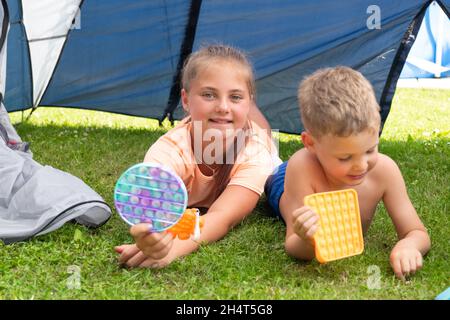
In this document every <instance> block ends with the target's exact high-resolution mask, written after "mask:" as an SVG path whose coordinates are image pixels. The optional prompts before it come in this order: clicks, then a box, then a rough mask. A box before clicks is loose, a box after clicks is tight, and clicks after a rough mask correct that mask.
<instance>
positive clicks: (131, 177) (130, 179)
mask: <svg viewBox="0 0 450 320" xmlns="http://www.w3.org/2000/svg"><path fill="white" fill-rule="evenodd" d="M126 179H127V182H129V183H135V182H136V176H135V175H134V174H129V175H127V178H126Z"/></svg>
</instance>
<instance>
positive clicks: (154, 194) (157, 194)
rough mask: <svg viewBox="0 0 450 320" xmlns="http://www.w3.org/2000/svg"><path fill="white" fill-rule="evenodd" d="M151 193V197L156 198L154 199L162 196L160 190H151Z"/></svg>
mask: <svg viewBox="0 0 450 320" xmlns="http://www.w3.org/2000/svg"><path fill="white" fill-rule="evenodd" d="M151 195H152V197H153V198H156V199H160V198H161V196H162V194H161V192H159V191H153V192H151Z"/></svg>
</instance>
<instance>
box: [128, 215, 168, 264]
mask: <svg viewBox="0 0 450 320" xmlns="http://www.w3.org/2000/svg"><path fill="white" fill-rule="evenodd" d="M149 229H150V225H149V224H146V223H140V224H137V225H134V226H132V227H131V229H130V233H131V235H132V236H133V238H134V241H136V245H137V247H138V248H139V249H140V250H141V251H142V252H143V253H144V254H145V255H146V256H147V257H148V258H152V259H154V260H160V259H162V258H164V257H166V256H167V254H168V253H169V251H170V249H171V248H172V244H173V236H172V235H171V234H170V233H168V232H162V233H158V232H153V233H150V232H149Z"/></svg>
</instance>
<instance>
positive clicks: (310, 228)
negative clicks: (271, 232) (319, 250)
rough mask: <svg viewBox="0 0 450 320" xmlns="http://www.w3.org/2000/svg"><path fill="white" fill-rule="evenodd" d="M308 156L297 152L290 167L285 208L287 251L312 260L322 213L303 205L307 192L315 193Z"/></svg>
mask: <svg viewBox="0 0 450 320" xmlns="http://www.w3.org/2000/svg"><path fill="white" fill-rule="evenodd" d="M303 160H304V155H303V156H300V155H299V154H296V155H294V156H293V157H292V158H291V159H290V160H289V161H290V163H289V164H288V167H287V169H286V176H285V188H284V194H283V197H284V201H283V207H282V208H280V209H281V214H282V215H283V218H284V221H285V222H286V239H285V249H286V252H287V253H288V254H289V255H290V256H292V257H294V258H297V259H301V260H312V259H313V258H314V256H315V254H314V244H313V235H314V233H315V232H316V231H317V228H318V220H319V219H318V216H317V214H316V213H314V212H313V211H311V210H310V209H309V208H308V207H305V206H304V204H303V198H304V197H305V196H306V195H309V194H312V193H314V190H313V188H312V186H311V179H312V178H311V176H312V175H313V172H314V171H315V170H314V168H311V167H310V166H309V165H307V164H305V161H303Z"/></svg>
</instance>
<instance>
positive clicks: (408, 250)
mask: <svg viewBox="0 0 450 320" xmlns="http://www.w3.org/2000/svg"><path fill="white" fill-rule="evenodd" d="M390 263H391V266H392V269H393V270H394V273H395V275H396V276H397V278H399V279H401V280H405V279H406V278H405V277H408V276H409V275H412V274H414V273H415V272H416V271H418V270H419V269H420V268H422V264H423V258H422V254H421V253H420V251H419V250H417V249H416V248H414V247H411V246H406V245H402V244H400V243H397V245H396V246H395V247H394V249H392V252H391V256H390Z"/></svg>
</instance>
